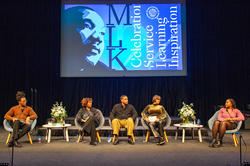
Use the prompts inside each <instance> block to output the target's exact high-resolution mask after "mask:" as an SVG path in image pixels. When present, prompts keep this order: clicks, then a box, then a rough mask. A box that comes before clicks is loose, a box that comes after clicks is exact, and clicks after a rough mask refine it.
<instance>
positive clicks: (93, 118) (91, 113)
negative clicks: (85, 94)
mask: <svg viewBox="0 0 250 166" xmlns="http://www.w3.org/2000/svg"><path fill="white" fill-rule="evenodd" d="M92 102H93V100H92V98H83V99H82V101H81V103H82V108H81V109H80V110H79V111H78V113H77V115H76V121H77V122H78V124H80V125H81V126H82V132H84V131H86V132H87V133H88V134H90V138H91V141H90V145H97V143H96V127H97V126H98V125H99V123H100V118H101V115H100V113H99V112H98V111H97V110H96V109H95V108H94V107H92Z"/></svg>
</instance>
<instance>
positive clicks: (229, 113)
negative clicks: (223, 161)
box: [210, 99, 245, 147]
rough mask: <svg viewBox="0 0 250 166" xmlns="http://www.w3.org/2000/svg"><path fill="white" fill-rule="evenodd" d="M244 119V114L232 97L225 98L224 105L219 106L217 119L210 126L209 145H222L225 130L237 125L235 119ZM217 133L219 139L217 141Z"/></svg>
mask: <svg viewBox="0 0 250 166" xmlns="http://www.w3.org/2000/svg"><path fill="white" fill-rule="evenodd" d="M242 120H245V118H244V115H243V114H242V113H241V112H240V110H238V109H237V108H236V103H235V101H234V99H227V100H226V103H225V107H224V108H221V109H220V111H219V114H218V120H216V121H215V122H214V125H213V128H212V135H213V140H212V142H211V143H210V147H220V146H222V139H223V136H224V134H225V132H226V130H232V129H235V128H236V127H237V123H236V122H237V121H242ZM217 133H219V139H218V141H217Z"/></svg>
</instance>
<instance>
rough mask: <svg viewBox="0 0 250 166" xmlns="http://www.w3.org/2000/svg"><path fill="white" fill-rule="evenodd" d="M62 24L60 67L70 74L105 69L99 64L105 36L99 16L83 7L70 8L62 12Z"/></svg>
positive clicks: (103, 25) (103, 26)
mask: <svg viewBox="0 0 250 166" xmlns="http://www.w3.org/2000/svg"><path fill="white" fill-rule="evenodd" d="M62 24H63V25H64V27H63V28H62V33H63V36H62V42H63V43H64V44H63V45H62V47H63V52H64V62H63V65H62V66H64V67H66V68H68V69H67V70H69V71H72V72H81V71H85V70H103V69H104V68H106V67H105V65H104V64H103V63H101V62H99V59H100V57H101V56H102V54H103V51H104V35H105V24H104V21H103V19H102V18H101V16H100V15H99V14H98V13H97V12H95V11H94V10H93V9H91V8H88V7H85V6H76V7H71V8H68V9H66V10H65V11H64V12H63V16H62ZM106 69H107V68H106Z"/></svg>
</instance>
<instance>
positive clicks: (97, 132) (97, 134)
mask: <svg viewBox="0 0 250 166" xmlns="http://www.w3.org/2000/svg"><path fill="white" fill-rule="evenodd" d="M96 137H97V139H98V141H99V143H101V138H100V135H99V131H96Z"/></svg>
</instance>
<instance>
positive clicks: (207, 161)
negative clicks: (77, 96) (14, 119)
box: [0, 128, 250, 166]
mask: <svg viewBox="0 0 250 166" xmlns="http://www.w3.org/2000/svg"><path fill="white" fill-rule="evenodd" d="M241 134H242V136H243V138H244V141H245V142H246V144H247V146H245V145H242V158H243V161H250V146H249V143H250V131H249V130H242V131H241ZM7 135H8V132H6V131H5V130H4V129H2V128H1V129H0V163H10V161H11V154H12V153H11V148H8V147H7V145H6V144H5V141H6V138H7ZM208 135H209V136H211V133H208ZM209 136H203V142H202V143H201V142H199V141H198V138H197V137H195V139H194V140H192V139H191V137H186V140H185V143H182V142H181V137H179V138H178V139H177V140H175V139H174V136H168V140H169V142H168V143H166V144H165V145H164V146H157V145H156V144H155V143H154V140H153V137H150V138H151V139H150V142H149V143H144V142H143V137H136V143H135V145H130V144H128V143H127V138H126V137H122V138H120V139H121V141H120V144H119V145H112V144H111V143H108V142H107V138H106V137H101V140H102V143H101V144H99V145H97V146H95V147H93V146H91V145H89V137H85V139H84V141H83V142H80V143H76V141H77V137H76V136H70V140H69V142H66V141H65V140H64V139H63V137H60V136H54V137H52V139H51V143H49V144H48V143H46V140H45V138H44V137H42V141H41V143H38V142H37V136H36V135H35V134H33V135H32V140H33V144H32V145H31V144H30V143H29V141H28V137H27V136H24V137H23V138H22V139H21V140H20V142H21V143H22V145H23V147H22V148H15V149H14V165H15V166H40V165H41V166H44V165H46V166H57V165H58V166H69V165H70V166H99V165H100V166H116V165H117V166H140V165H142V166H158V165H159V166H162V165H168V166H189V165H192V166H196V165H197V166H200V165H203V166H204V165H209V166H218V165H219V166H239V165H240V161H239V160H240V156H239V155H240V148H239V147H237V148H236V147H234V144H233V139H232V136H231V135H226V136H225V138H224V145H223V147H221V148H209V147H208V144H209V141H210V137H209Z"/></svg>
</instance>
